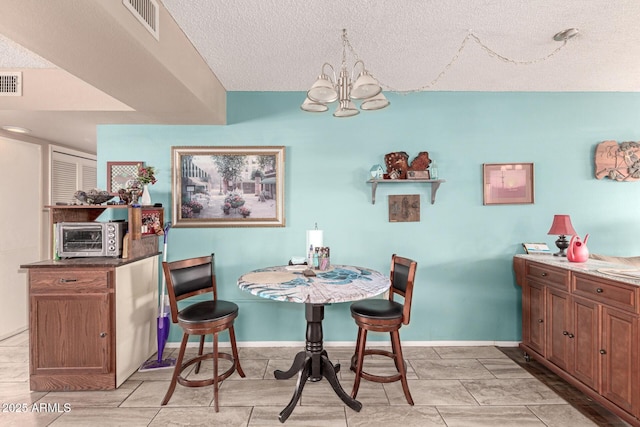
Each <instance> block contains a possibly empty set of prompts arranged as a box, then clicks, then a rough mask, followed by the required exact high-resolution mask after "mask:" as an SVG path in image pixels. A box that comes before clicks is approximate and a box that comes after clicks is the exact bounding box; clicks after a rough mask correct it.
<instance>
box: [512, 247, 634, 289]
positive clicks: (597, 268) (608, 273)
mask: <svg viewBox="0 0 640 427" xmlns="http://www.w3.org/2000/svg"><path fill="white" fill-rule="evenodd" d="M515 257H516V258H524V259H526V260H527V261H535V262H539V263H541V264H546V265H550V266H554V267H560V268H564V269H567V270H571V271H577V272H581V273H586V274H590V275H592V276H598V277H602V278H604V279H609V280H617V281H619V282H622V283H628V284H630V285H635V286H640V268H638V267H634V266H631V265H625V264H614V263H611V262H606V261H600V260H595V259H589V260H587V262H570V261H569V260H567V258H565V257H557V256H553V255H528V254H516V255H515ZM625 271H626V272H628V273H633V274H634V275H636V276H637V278H632V277H629V276H625V275H624V272H625ZM612 273H614V274H612Z"/></svg>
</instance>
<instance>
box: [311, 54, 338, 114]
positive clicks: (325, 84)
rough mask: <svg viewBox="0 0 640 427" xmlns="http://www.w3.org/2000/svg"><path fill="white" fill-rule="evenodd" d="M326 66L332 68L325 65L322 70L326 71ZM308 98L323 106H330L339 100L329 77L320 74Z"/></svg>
mask: <svg viewBox="0 0 640 427" xmlns="http://www.w3.org/2000/svg"><path fill="white" fill-rule="evenodd" d="M325 65H328V66H329V67H331V65H330V64H327V63H325V64H324V65H323V66H322V68H323V71H324V67H325ZM332 68H333V67H332ZM307 98H309V99H310V100H312V101H315V102H320V103H322V104H330V103H332V102H335V101H337V100H338V92H337V91H336V89H335V88H334V86H333V83H332V82H331V80H330V79H329V76H327V75H326V74H324V72H323V73H322V74H320V75H319V76H318V79H317V80H316V82H315V83H314V84H313V86H311V89H309V91H308V92H307Z"/></svg>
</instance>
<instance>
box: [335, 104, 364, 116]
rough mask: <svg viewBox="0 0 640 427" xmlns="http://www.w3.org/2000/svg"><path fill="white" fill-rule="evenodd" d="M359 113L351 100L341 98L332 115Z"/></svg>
mask: <svg viewBox="0 0 640 427" xmlns="http://www.w3.org/2000/svg"><path fill="white" fill-rule="evenodd" d="M358 114H360V111H359V110H358V109H357V108H356V105H355V104H354V103H353V101H348V100H343V101H340V105H338V108H336V111H335V113H333V117H353V116H356V115H358Z"/></svg>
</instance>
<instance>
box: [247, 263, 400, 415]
mask: <svg viewBox="0 0 640 427" xmlns="http://www.w3.org/2000/svg"><path fill="white" fill-rule="evenodd" d="M305 269H306V266H298V265H291V266H277V267H267V268H261V269H259V270H254V271H251V272H249V273H246V274H244V275H242V276H241V277H240V278H239V279H238V286H239V287H240V289H242V290H244V291H247V292H249V293H251V294H253V295H257V296H259V297H262V298H267V299H272V300H276V301H289V302H296V303H303V304H305V306H306V307H305V317H306V320H307V333H306V344H305V351H301V352H299V353H298V354H297V355H296V356H295V358H294V360H293V364H292V365H291V367H290V368H289V370H287V371H280V370H276V371H275V372H274V376H275V377H276V378H277V379H287V378H291V377H293V376H294V375H295V374H296V372H297V373H298V382H297V384H296V389H295V392H294V394H293V397H292V398H291V401H290V402H289V404H288V405H287V406H286V407H285V408H284V409H283V410H282V411H281V412H280V417H279V419H280V421H281V422H285V421H286V420H287V418H289V415H291V412H293V409H294V408H295V406H296V404H297V402H298V400H299V399H300V396H301V395H302V389H303V388H304V385H305V383H306V382H307V380H310V381H320V380H321V379H322V377H325V378H326V379H327V381H329V384H331V387H332V388H333V390H334V391H335V392H336V394H337V395H338V397H340V399H342V401H343V402H344V403H345V404H346V405H347V406H349V407H350V408H351V409H353V410H354V411H360V409H361V408H362V404H361V403H360V402H358V401H357V400H355V399H353V398H352V397H351V396H349V395H348V394H347V393H346V392H345V391H344V390H343V389H342V386H341V385H340V383H339V382H338V377H337V375H336V373H337V372H339V370H340V365H339V364H336V365H334V364H333V363H331V361H330V360H329V356H328V355H327V352H326V351H325V350H324V349H323V345H322V320H323V319H324V305H325V304H331V303H338V302H350V301H357V300H361V299H365V298H370V297H374V296H376V295H379V294H381V293H383V292H385V291H387V290H388V289H389V287H390V286H391V281H390V279H389V277H388V276H386V275H383V274H382V273H379V272H377V271H375V270H371V269H369V268H363V267H354V266H349V265H334V266H332V267H330V269H329V270H327V271H318V270H314V273H315V274H316V275H315V276H312V277H308V276H305V275H304V274H303V271H304V270H305Z"/></svg>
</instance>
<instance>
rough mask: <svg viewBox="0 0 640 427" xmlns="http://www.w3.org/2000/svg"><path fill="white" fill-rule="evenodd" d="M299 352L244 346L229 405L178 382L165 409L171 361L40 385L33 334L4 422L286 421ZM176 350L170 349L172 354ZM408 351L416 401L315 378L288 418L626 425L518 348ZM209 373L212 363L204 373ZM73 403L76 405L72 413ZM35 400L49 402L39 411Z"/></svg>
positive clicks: (385, 389)
mask: <svg viewBox="0 0 640 427" xmlns="http://www.w3.org/2000/svg"><path fill="white" fill-rule="evenodd" d="M299 350H300V348H298V347H284V348H272V347H268V348H264V347H241V348H240V349H239V351H240V359H241V364H242V367H243V369H244V371H245V373H246V375H247V376H246V378H240V377H239V376H238V375H237V374H234V375H233V376H232V377H230V378H229V379H227V380H226V381H225V382H224V383H223V384H222V386H221V389H220V412H218V413H216V412H215V411H214V409H213V406H212V404H213V403H212V402H213V392H212V387H204V388H185V387H182V386H180V385H178V386H177V387H176V391H175V393H174V395H173V397H172V399H171V401H170V402H169V404H168V405H167V406H165V407H161V406H160V401H161V400H162V398H163V396H164V393H165V391H166V389H167V386H168V384H169V379H170V375H171V370H169V369H163V370H156V371H147V372H136V373H134V374H133V375H132V376H131V377H130V378H129V379H128V380H127V381H126V382H125V383H124V384H123V385H122V386H121V387H120V388H118V389H117V390H114V391H88V392H48V393H47V392H31V391H29V381H28V374H29V368H28V334H27V333H26V332H25V333H22V334H19V335H16V336H14V337H11V338H8V339H6V340H4V341H1V342H0V402H1V404H2V408H0V425H2V426H20V427H22V426H48V425H51V426H83V427H84V426H92V427H96V426H117V425H122V426H167V425H173V426H182V425H184V426H186V425H188V426H200V425H202V426H214V425H215V426H248V427H253V426H269V425H280V422H279V421H278V414H279V412H280V411H281V410H282V408H284V407H285V406H286V404H287V403H288V402H289V400H290V398H291V395H292V393H293V389H294V387H295V382H296V377H294V378H292V379H290V380H275V379H274V378H273V370H274V369H283V370H285V369H288V368H289V366H290V363H291V360H292V359H293V356H294V355H295V353H297V352H298V351H299ZM326 350H327V351H328V353H329V356H330V358H331V359H332V361H333V362H334V363H336V362H340V363H342V370H341V371H340V373H339V376H340V381H341V384H342V385H343V387H344V389H345V390H346V391H347V393H350V391H351V387H352V385H353V373H352V372H350V371H349V369H348V363H349V358H350V356H351V353H352V351H353V348H351V347H332V346H327V347H326ZM176 351H177V350H176V349H167V351H166V352H165V356H170V355H172V353H175V352H176ZM193 351H195V350H193ZM405 356H406V359H407V361H408V368H409V371H410V372H409V387H410V389H411V393H412V395H413V399H414V401H415V406H409V405H407V403H406V401H405V399H404V395H403V393H402V388H401V386H400V384H399V383H391V384H374V383H371V382H368V381H364V380H363V381H362V383H361V386H360V391H359V394H358V400H360V402H362V404H363V408H362V410H361V411H360V412H354V411H353V410H351V409H350V408H348V407H346V406H345V405H344V404H343V403H342V401H341V400H340V399H339V398H338V397H337V396H336V395H335V394H334V392H333V390H332V389H331V386H330V385H329V384H328V383H327V381H320V382H317V383H311V382H308V383H307V385H306V386H305V388H304V391H303V393H302V398H301V400H300V403H299V405H298V406H297V407H296V409H295V410H294V411H293V414H292V415H291V417H290V418H289V419H288V420H287V422H286V423H285V425H287V426H322V427H326V426H349V427H355V426H389V425H393V424H400V423H401V424H402V427H409V426H420V427H426V426H448V427H454V426H463V427H473V426H491V427H496V426H501V427H504V426H518V427H523V426H554V427H556V426H557V427H560V426H567V427H576V426H597V425H601V426H626V425H627V424H625V423H623V422H622V421H620V420H619V419H618V418H617V417H615V416H614V415H612V414H610V413H609V412H608V411H606V410H604V409H603V408H602V407H600V406H599V405H597V404H594V403H593V402H591V401H590V400H589V399H586V398H585V397H584V396H583V395H581V394H580V393H579V392H577V391H576V390H575V389H573V391H572V390H571V389H572V387H570V386H567V385H566V384H565V383H564V382H562V381H561V380H558V379H557V377H555V376H554V375H553V374H551V373H550V372H549V371H548V370H546V369H544V368H543V367H541V366H540V365H538V364H536V363H535V362H530V363H528V364H526V363H525V362H524V361H523V360H521V359H522V357H521V352H520V351H519V350H517V349H515V348H496V347H409V346H406V348H405ZM224 363H226V361H225V362H224ZM370 363H371V364H370V365H368V366H369V367H370V368H369V371H371V372H383V371H384V370H385V369H386V368H385V366H384V365H388V361H387V359H382V358H380V359H377V360H370ZM209 369H211V368H209ZM209 372H210V370H209ZM206 374H207V372H206V370H205V369H203V372H201V373H200V374H199V375H206ZM567 390H568V391H567ZM561 395H562V396H563V397H561ZM568 402H571V403H572V404H573V406H572V405H570V404H569V403H568ZM10 404H26V406H27V407H28V411H27V412H26V413H25V412H22V413H16V412H4V411H6V410H7V409H9V408H11V406H9V405H10ZM34 404H36V405H34ZM47 404H48V405H47ZM56 404H57V406H56ZM65 405H66V408H69V409H70V410H68V411H65ZM34 408H43V409H42V411H41V412H37V411H35V410H34ZM47 408H48V410H47Z"/></svg>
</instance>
